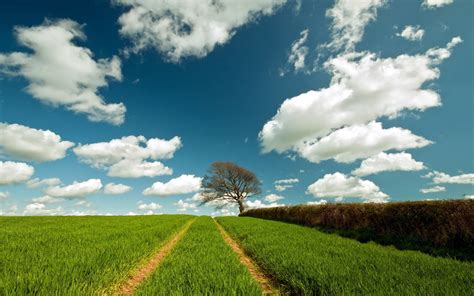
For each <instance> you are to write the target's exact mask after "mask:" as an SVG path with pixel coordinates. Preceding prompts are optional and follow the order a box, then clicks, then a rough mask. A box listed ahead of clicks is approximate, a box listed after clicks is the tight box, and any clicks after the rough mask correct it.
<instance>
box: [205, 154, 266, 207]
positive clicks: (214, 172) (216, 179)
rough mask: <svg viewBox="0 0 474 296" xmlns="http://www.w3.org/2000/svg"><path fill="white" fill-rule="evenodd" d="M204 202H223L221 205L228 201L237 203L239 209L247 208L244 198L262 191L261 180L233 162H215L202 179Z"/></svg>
mask: <svg viewBox="0 0 474 296" xmlns="http://www.w3.org/2000/svg"><path fill="white" fill-rule="evenodd" d="M202 188H203V189H204V190H203V192H202V193H201V195H202V203H203V204H204V203H208V202H211V201H216V202H221V205H220V207H224V206H226V205H227V204H228V203H237V204H238V205H239V211H240V213H242V212H243V211H244V209H245V204H244V200H245V199H246V198H248V197H250V196H252V195H257V194H260V193H261V190H260V180H258V178H257V176H255V174H254V173H252V172H251V171H249V170H247V169H244V168H243V167H240V166H238V165H236V164H235V163H232V162H220V161H217V162H214V163H213V164H211V166H210V167H209V170H208V174H207V175H205V176H204V178H203V180H202Z"/></svg>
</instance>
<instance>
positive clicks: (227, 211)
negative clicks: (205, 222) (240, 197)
mask: <svg viewBox="0 0 474 296" xmlns="http://www.w3.org/2000/svg"><path fill="white" fill-rule="evenodd" d="M237 215H238V214H237V211H235V210H232V209H228V208H223V209H219V210H217V211H215V212H212V214H211V216H212V217H215V216H237Z"/></svg>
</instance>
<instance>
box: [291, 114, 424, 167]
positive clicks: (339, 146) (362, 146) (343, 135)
mask: <svg viewBox="0 0 474 296" xmlns="http://www.w3.org/2000/svg"><path fill="white" fill-rule="evenodd" d="M429 144H431V142H430V141H428V140H426V139H425V138H423V137H420V136H416V135H414V134H412V133H411V132H410V131H409V130H406V129H402V128H398V127H392V128H389V129H383V128H382V124H381V123H379V122H371V123H369V124H364V125H352V126H349V127H345V128H341V129H338V130H336V131H335V132H333V133H331V134H329V135H328V136H325V137H323V138H321V139H320V140H319V141H316V142H315V143H311V142H305V143H304V144H301V145H300V147H298V148H297V150H298V153H299V154H300V155H301V156H302V157H303V158H305V159H307V160H309V161H311V162H314V163H319V162H320V161H322V160H327V159H334V160H335V161H337V162H342V163H350V162H353V161H355V160H357V159H361V158H366V157H370V156H372V155H375V154H378V153H380V152H382V151H385V150H405V149H410V148H420V147H424V146H426V145H429Z"/></svg>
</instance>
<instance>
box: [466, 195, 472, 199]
mask: <svg viewBox="0 0 474 296" xmlns="http://www.w3.org/2000/svg"><path fill="white" fill-rule="evenodd" d="M464 199H474V195H465V196H464Z"/></svg>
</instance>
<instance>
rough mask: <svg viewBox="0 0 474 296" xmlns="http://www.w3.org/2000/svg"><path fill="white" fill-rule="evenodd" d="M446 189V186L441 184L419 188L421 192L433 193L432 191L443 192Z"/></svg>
mask: <svg viewBox="0 0 474 296" xmlns="http://www.w3.org/2000/svg"><path fill="white" fill-rule="evenodd" d="M444 191H446V187H443V186H433V187H430V188H421V189H420V192H421V193H433V192H444Z"/></svg>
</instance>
